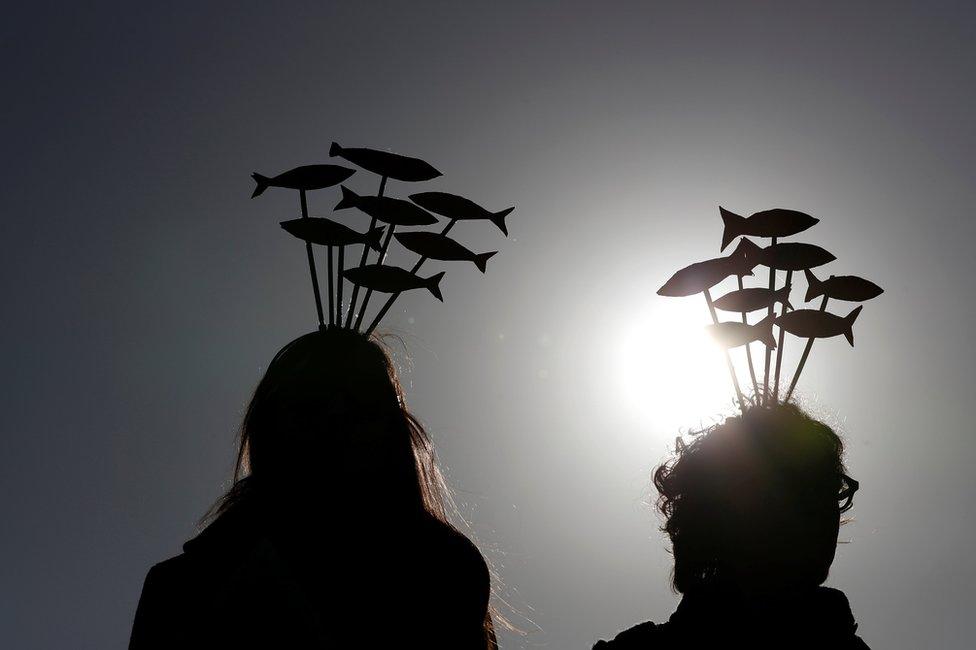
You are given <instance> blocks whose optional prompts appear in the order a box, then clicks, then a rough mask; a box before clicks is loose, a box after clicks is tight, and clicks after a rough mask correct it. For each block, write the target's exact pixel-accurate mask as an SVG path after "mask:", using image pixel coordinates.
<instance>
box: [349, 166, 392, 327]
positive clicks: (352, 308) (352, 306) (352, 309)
mask: <svg viewBox="0 0 976 650" xmlns="http://www.w3.org/2000/svg"><path fill="white" fill-rule="evenodd" d="M385 189H386V176H384V177H383V178H381V179H380V189H379V191H377V192H376V196H383V191H384V190H385ZM375 227H376V217H373V218H372V219H370V220H369V228H368V229H367V230H366V232H367V233H369V232H371V231H372V230H373V228H375ZM368 254H369V242H368V241H366V242H363V255H362V257H360V258H359V266H360V267H363V266H366V256H367V255H368ZM358 297H359V285H358V284H356V283H355V282H353V284H352V297H351V298H350V299H349V313H348V314H346V328H349V327H350V326H351V325H352V317H353V314H355V313H356V298H358Z"/></svg>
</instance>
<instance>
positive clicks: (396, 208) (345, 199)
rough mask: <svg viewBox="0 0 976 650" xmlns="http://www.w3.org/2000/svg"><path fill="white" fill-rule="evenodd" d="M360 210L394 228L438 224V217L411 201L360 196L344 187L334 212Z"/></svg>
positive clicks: (387, 197)
mask: <svg viewBox="0 0 976 650" xmlns="http://www.w3.org/2000/svg"><path fill="white" fill-rule="evenodd" d="M346 208H358V209H359V210H362V211H363V212H365V213H366V214H368V215H369V216H371V217H373V218H374V219H376V220H377V221H382V222H384V223H389V224H392V225H394V226H429V225H431V224H433V223H437V217H435V216H434V215H432V214H431V213H429V212H427V211H426V210H424V209H423V208H421V207H418V206H416V205H414V204H413V203H411V202H410V201H405V200H404V199H395V198H393V197H391V196H370V195H359V194H356V193H355V192H353V191H352V190H351V189H349V188H348V187H346V186H345V185H343V186H342V200H340V201H339V202H338V203H336V206H335V207H334V208H333V210H345V209H346Z"/></svg>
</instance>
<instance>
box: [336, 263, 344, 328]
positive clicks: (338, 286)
mask: <svg viewBox="0 0 976 650" xmlns="http://www.w3.org/2000/svg"><path fill="white" fill-rule="evenodd" d="M345 255H346V247H345V246H340V247H339V267H338V268H337V269H336V317H335V322H336V325H342V272H343V270H345V268H344V267H345Z"/></svg>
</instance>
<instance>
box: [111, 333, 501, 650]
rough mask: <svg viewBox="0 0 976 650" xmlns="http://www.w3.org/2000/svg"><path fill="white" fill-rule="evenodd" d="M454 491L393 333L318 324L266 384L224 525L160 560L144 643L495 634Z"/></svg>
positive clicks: (386, 643) (484, 642)
mask: <svg viewBox="0 0 976 650" xmlns="http://www.w3.org/2000/svg"><path fill="white" fill-rule="evenodd" d="M445 499H446V495H445V489H444V484H443V481H442V477H441V474H440V472H439V470H438V468H437V465H436V463H435V458H434V452H433V448H432V447H431V443H430V440H429V439H428V437H427V434H426V433H425V431H424V429H423V427H422V426H421V425H420V423H419V422H418V421H417V420H416V419H415V418H414V417H413V416H412V415H411V414H410V412H409V411H408V410H407V408H406V406H405V404H404V399H403V392H402V390H401V388H400V385H399V382H398V380H397V376H396V371H395V368H394V366H393V364H392V362H391V360H390V358H389V357H388V356H387V354H386V352H385V351H384V350H383V348H381V347H380V345H378V344H377V343H376V342H374V341H371V340H368V339H367V338H366V337H365V336H363V335H361V334H358V333H356V332H352V331H349V330H336V329H330V330H327V331H323V332H315V333H311V334H306V335H305V336H302V337H300V338H298V339H296V340H294V341H292V342H291V343H289V344H288V345H286V346H285V347H284V348H283V349H282V350H281V351H280V352H278V354H277V355H276V356H275V358H274V360H273V361H272V362H271V364H270V365H269V367H268V370H267V372H266V373H265V375H264V377H263V378H262V380H261V382H260V383H259V384H258V387H257V389H256V390H255V393H254V396H253V397H252V399H251V402H250V404H249V405H248V408H247V412H246V414H245V416H244V421H243V424H242V426H241V432H240V449H239V452H238V459H237V468H236V471H235V483H234V485H233V487H232V488H231V489H230V491H229V492H228V493H227V494H226V495H224V497H223V498H222V499H221V500H220V501H219V502H218V504H217V505H216V506H215V508H214V511H213V513H212V516H211V517H210V519H211V522H210V524H209V526H207V528H206V529H205V530H204V531H203V532H202V533H200V535H198V536H197V537H196V538H194V539H192V540H190V541H189V542H187V543H186V544H185V545H184V547H183V549H184V552H183V553H182V554H181V555H179V556H177V557H175V558H172V559H170V560H166V561H165V562H162V563H160V564H158V565H156V566H154V567H153V568H152V569H151V570H150V571H149V575H148V576H147V577H146V582H145V586H144V587H143V592H142V597H141V598H140V600H139V607H138V610H137V612H136V617H135V623H134V625H133V629H132V638H131V642H130V648H131V649H132V650H143V649H145V648H188V647H211V648H241V647H243V648H325V647H328V648H353V647H355V648H394V647H424V648H459V649H465V648H478V649H482V648H492V647H494V634H493V632H492V623H491V617H490V615H489V610H488V600H489V593H490V579H489V572H488V567H487V565H486V563H485V560H484V558H483V557H482V555H481V553H480V552H479V551H478V549H477V548H476V547H475V546H474V545H473V544H472V543H471V542H470V541H469V540H468V539H467V538H466V537H465V536H464V535H462V534H461V533H460V532H458V530H456V529H455V528H454V527H453V526H451V524H449V523H448V521H447V517H446V513H445Z"/></svg>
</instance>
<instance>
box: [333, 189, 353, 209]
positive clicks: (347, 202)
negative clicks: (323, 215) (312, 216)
mask: <svg viewBox="0 0 976 650" xmlns="http://www.w3.org/2000/svg"><path fill="white" fill-rule="evenodd" d="M358 198H359V195H358V194H356V193H355V192H353V191H352V190H351V189H349V188H348V187H346V186H345V185H343V186H342V199H341V200H340V201H339V202H338V203H336V206H335V207H334V208H332V209H333V210H345V209H346V208H354V207H356V199H358Z"/></svg>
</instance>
